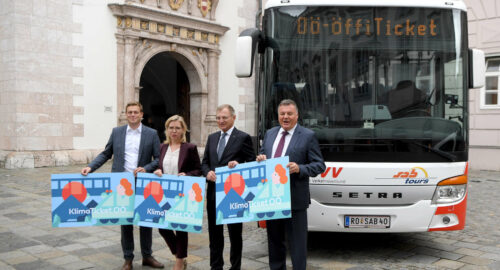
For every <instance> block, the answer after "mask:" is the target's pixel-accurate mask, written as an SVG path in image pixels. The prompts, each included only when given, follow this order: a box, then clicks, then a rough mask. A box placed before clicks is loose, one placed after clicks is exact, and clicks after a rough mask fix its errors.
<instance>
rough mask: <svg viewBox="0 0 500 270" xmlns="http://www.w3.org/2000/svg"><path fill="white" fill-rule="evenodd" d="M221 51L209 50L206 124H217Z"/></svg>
mask: <svg viewBox="0 0 500 270" xmlns="http://www.w3.org/2000/svg"><path fill="white" fill-rule="evenodd" d="M219 54H220V51H219V50H213V49H209V50H208V59H207V60H208V65H207V66H208V68H207V70H208V82H207V90H208V104H207V116H206V119H205V121H206V122H215V111H216V109H217V105H218V104H219V93H218V92H219Z"/></svg>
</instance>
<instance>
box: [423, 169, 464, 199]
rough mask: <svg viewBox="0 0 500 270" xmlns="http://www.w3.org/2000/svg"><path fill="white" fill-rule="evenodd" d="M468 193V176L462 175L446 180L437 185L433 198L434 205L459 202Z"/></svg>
mask: <svg viewBox="0 0 500 270" xmlns="http://www.w3.org/2000/svg"><path fill="white" fill-rule="evenodd" d="M466 192H467V175H460V176H456V177H452V178H448V179H445V180H443V181H441V182H439V183H438V184H437V187H436V191H435V192H434V196H433V197H432V203H433V204H447V203H454V202H458V201H460V200H461V199H463V198H464V196H465V193H466Z"/></svg>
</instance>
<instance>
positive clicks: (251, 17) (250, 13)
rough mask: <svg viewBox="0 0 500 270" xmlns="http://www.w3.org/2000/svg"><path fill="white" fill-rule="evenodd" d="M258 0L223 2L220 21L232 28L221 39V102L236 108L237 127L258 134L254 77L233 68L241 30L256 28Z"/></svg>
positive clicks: (220, 8)
mask: <svg viewBox="0 0 500 270" xmlns="http://www.w3.org/2000/svg"><path fill="white" fill-rule="evenodd" d="M257 9H258V0H251V1H248V0H246V1H245V0H232V1H231V4H229V3H227V2H224V1H221V3H219V7H218V9H217V13H216V14H217V15H216V18H217V22H219V23H220V24H222V25H225V26H228V27H230V30H229V31H227V32H226V34H225V35H224V36H223V37H222V38H221V44H220V49H221V54H220V57H219V98H218V100H219V104H224V103H227V104H231V105H232V106H234V108H235V110H236V111H237V117H236V123H235V125H236V127H237V128H239V129H241V130H244V131H246V132H248V133H249V134H251V135H256V134H257V132H256V126H255V119H256V114H255V113H256V106H255V80H254V77H251V78H245V79H238V78H237V77H236V75H234V74H235V70H234V55H235V53H236V51H235V49H236V48H235V45H236V39H237V38H238V36H239V34H240V32H241V31H243V30H245V29H247V28H252V27H255V16H256V13H257Z"/></svg>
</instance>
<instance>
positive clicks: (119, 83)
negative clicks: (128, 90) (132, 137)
mask: <svg viewBox="0 0 500 270" xmlns="http://www.w3.org/2000/svg"><path fill="white" fill-rule="evenodd" d="M116 59H117V64H116V71H117V72H116V114H117V115H118V119H117V124H118V125H121V124H123V123H124V122H126V118H124V116H125V114H124V111H125V107H123V104H124V101H123V93H124V92H125V91H124V90H123V67H124V65H123V63H124V61H125V38H124V37H123V36H122V35H116Z"/></svg>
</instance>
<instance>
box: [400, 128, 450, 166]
mask: <svg viewBox="0 0 500 270" xmlns="http://www.w3.org/2000/svg"><path fill="white" fill-rule="evenodd" d="M453 134H454V133H453ZM453 134H450V135H453ZM448 137H450V136H448ZM448 137H447V138H448ZM399 141H403V140H399ZM408 142H409V143H410V144H412V145H416V146H419V147H422V148H424V149H427V150H430V151H431V152H433V153H435V154H438V155H439V156H441V157H444V158H446V159H448V160H449V161H457V158H456V156H455V155H452V154H450V153H447V152H445V151H442V150H439V147H438V146H441V145H442V144H441V143H439V144H437V145H436V147H429V146H427V145H425V144H421V143H418V142H414V141H408Z"/></svg>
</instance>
